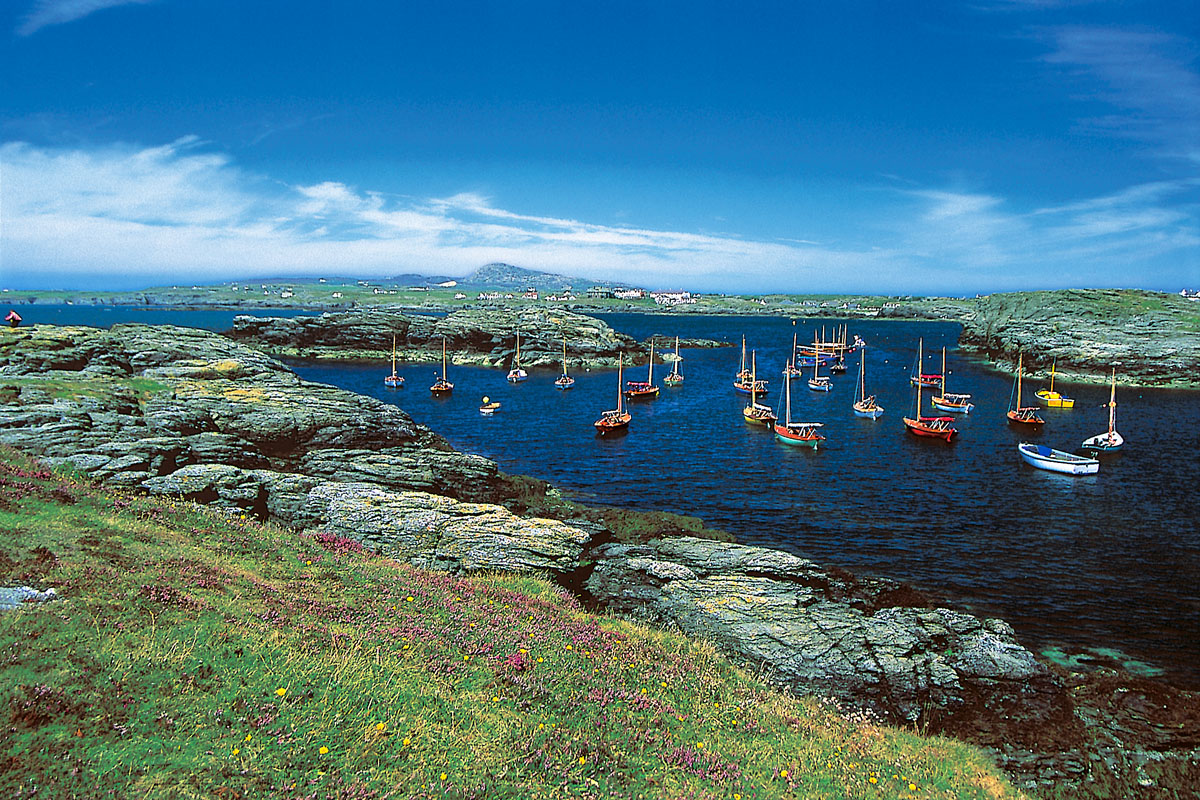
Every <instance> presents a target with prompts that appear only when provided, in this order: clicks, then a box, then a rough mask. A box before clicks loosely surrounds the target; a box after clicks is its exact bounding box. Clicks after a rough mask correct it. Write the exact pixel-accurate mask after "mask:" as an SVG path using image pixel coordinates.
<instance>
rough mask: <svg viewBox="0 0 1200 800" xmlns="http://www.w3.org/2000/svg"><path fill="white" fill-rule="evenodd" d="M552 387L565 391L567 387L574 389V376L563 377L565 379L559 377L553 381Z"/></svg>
mask: <svg viewBox="0 0 1200 800" xmlns="http://www.w3.org/2000/svg"><path fill="white" fill-rule="evenodd" d="M554 388H555V389H559V390H561V391H566V390H567V389H574V388H575V379H574V378H565V379H564V378H559V379H558V380H556V381H555V382H554Z"/></svg>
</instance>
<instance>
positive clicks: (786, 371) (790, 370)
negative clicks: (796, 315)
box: [783, 322, 804, 381]
mask: <svg viewBox="0 0 1200 800" xmlns="http://www.w3.org/2000/svg"><path fill="white" fill-rule="evenodd" d="M792 324H793V325H794V324H795V323H794V322H793V323H792ZM803 374H804V371H803V370H801V369H800V367H799V366H797V365H796V332H795V331H793V332H792V353H791V355H790V356H788V362H787V364H785V365H784V367H783V377H784V379H785V380H789V381H790V380H791V379H792V378H799V377H800V376H801V375H803Z"/></svg>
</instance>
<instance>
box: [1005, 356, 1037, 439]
mask: <svg viewBox="0 0 1200 800" xmlns="http://www.w3.org/2000/svg"><path fill="white" fill-rule="evenodd" d="M1024 364H1025V362H1024V355H1023V354H1020V353H1018V354H1017V382H1016V385H1015V386H1014V387H1013V392H1014V393H1015V397H1016V399H1015V400H1014V402H1013V407H1012V408H1011V409H1009V411H1008V414H1007V416H1008V421H1009V422H1016V423H1019V424H1021V425H1045V424H1046V420H1044V419H1042V418H1041V417H1040V416H1038V413H1037V412H1038V410H1037V408H1035V407H1034V406H1024V407H1022V406H1021V372H1022V370H1023V368H1024Z"/></svg>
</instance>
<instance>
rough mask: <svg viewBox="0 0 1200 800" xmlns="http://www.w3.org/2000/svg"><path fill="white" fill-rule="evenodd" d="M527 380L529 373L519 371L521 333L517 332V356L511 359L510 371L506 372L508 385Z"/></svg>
mask: <svg viewBox="0 0 1200 800" xmlns="http://www.w3.org/2000/svg"><path fill="white" fill-rule="evenodd" d="M528 378H529V373H527V372H526V371H525V370H523V369H521V331H520V329H518V330H517V354H516V355H515V356H514V357H513V365H512V369H510V370H509V371H508V380H509V382H510V383H520V382H521V381H523V380H526V379H528Z"/></svg>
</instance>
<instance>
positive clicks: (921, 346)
mask: <svg viewBox="0 0 1200 800" xmlns="http://www.w3.org/2000/svg"><path fill="white" fill-rule="evenodd" d="M924 358H925V340H924V339H917V422H920V421H921V368H922V367H923V366H924V365H923V364H922V363H921V362H922V361H923V360H924Z"/></svg>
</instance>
